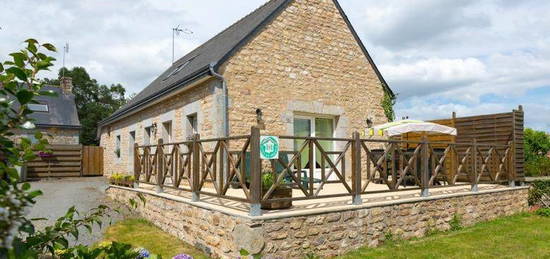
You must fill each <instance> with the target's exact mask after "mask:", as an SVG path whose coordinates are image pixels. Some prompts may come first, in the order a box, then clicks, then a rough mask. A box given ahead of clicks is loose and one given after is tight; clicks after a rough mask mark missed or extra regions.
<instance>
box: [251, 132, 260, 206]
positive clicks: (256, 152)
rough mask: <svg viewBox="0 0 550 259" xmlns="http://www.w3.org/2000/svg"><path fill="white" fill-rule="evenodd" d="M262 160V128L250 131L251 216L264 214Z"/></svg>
mask: <svg viewBox="0 0 550 259" xmlns="http://www.w3.org/2000/svg"><path fill="white" fill-rule="evenodd" d="M261 170H262V162H261V160H260V129H259V128H257V127H252V129H251V131H250V216H261V215H262V205H261V203H262V179H261V178H262V176H261Z"/></svg>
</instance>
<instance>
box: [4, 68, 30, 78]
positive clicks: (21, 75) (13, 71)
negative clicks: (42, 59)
mask: <svg viewBox="0 0 550 259" xmlns="http://www.w3.org/2000/svg"><path fill="white" fill-rule="evenodd" d="M6 72H7V73H10V74H14V75H15V76H16V77H17V78H19V79H20V80H23V81H27V74H26V73H25V71H23V69H21V68H18V67H10V68H8V69H6Z"/></svg>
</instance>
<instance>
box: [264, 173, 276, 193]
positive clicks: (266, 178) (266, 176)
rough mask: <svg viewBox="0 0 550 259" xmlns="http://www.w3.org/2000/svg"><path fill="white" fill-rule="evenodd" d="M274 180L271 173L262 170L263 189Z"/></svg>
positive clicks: (271, 184) (269, 186)
mask: <svg viewBox="0 0 550 259" xmlns="http://www.w3.org/2000/svg"><path fill="white" fill-rule="evenodd" d="M274 182H275V179H274V177H273V173H272V172H270V171H264V172H262V188H263V189H264V190H267V189H269V188H271V186H273V183H274Z"/></svg>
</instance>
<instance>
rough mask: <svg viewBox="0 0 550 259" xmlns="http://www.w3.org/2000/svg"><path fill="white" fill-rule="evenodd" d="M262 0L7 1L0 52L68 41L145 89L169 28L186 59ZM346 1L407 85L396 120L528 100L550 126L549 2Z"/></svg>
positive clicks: (380, 57)
mask: <svg viewBox="0 0 550 259" xmlns="http://www.w3.org/2000/svg"><path fill="white" fill-rule="evenodd" d="M264 2H265V0H239V1H224V0H203V1H191V0H165V1H157V0H119V1H108V0H80V1H70V0H58V1H53V0H52V1H34V0H18V1H8V0H0V9H1V10H2V15H0V27H2V29H1V30H0V57H3V58H5V57H6V56H7V54H8V51H11V50H15V49H18V48H19V47H21V41H23V40H24V39H25V38H28V37H35V38H37V39H39V40H42V41H49V42H52V43H54V44H55V45H57V46H63V45H64V44H65V43H66V42H69V44H70V46H71V48H70V49H71V51H70V53H69V55H68V57H67V65H68V66H84V67H86V68H87V69H88V71H89V72H90V74H91V75H92V76H93V77H94V78H97V79H98V80H99V81H100V82H101V83H122V84H123V85H124V86H126V87H127V88H128V89H129V92H137V91H140V90H141V89H143V88H144V87H145V86H147V85H148V84H149V83H150V82H151V81H152V80H153V79H154V78H155V77H156V76H158V75H159V74H160V73H162V72H163V71H164V70H165V69H166V68H167V67H168V66H169V65H170V63H171V62H170V61H171V44H172V41H171V28H173V27H175V26H177V25H178V24H179V25H181V26H182V27H184V28H188V29H190V30H192V31H193V32H194V33H193V34H191V35H182V36H179V37H178V38H177V40H176V55H177V56H182V55H184V54H185V53H186V52H188V51H190V50H192V49H193V48H195V47H197V46H198V45H199V44H201V43H202V42H204V41H206V40H208V39H209V38H211V37H212V36H213V35H215V34H216V33H218V32H219V31H221V30H223V29H224V28H225V27H227V26H229V25H230V24H232V23H233V22H235V21H236V20H238V19H239V18H241V17H243V16H244V15H246V14H247V13H249V12H251V11H252V10H254V9H255V8H257V7H258V6H260V5H261V4H263V3H264ZM340 3H341V5H342V6H343V8H344V10H345V11H346V13H347V14H348V16H349V18H350V20H351V21H352V23H353V25H354V27H355V28H356V30H357V31H358V33H359V35H360V37H361V38H362V39H363V41H364V43H365V45H366V46H367V48H368V50H369V52H370V54H371V56H373V59H374V61H375V62H376V64H377V65H378V67H379V68H380V70H381V72H382V74H383V75H384V77H385V78H386V80H387V81H388V83H389V85H390V87H392V89H393V90H394V91H395V92H396V93H398V94H399V98H398V103H397V105H396V110H397V114H398V117H402V116H409V117H411V118H418V119H434V118H445V117H449V116H450V114H451V113H452V112H453V111H456V112H457V114H458V116H466V115H475V114H486V113H497V112H509V111H511V110H512V109H515V108H517V107H518V105H520V104H521V105H523V106H524V110H525V115H526V124H527V126H528V127H533V128H536V129H539V130H546V131H550V104H548V100H550V73H549V71H550V33H549V30H548V28H550V15H548V13H550V1H545V0H523V1H515V0H484V1H475V0H415V1H410V0H388V1H379V0H340ZM29 6H32V8H29ZM22 14H25V19H20V17H21V15H22ZM58 56H59V60H61V58H60V57H61V53H59V54H58ZM59 64H61V62H59ZM56 69H57V68H56ZM48 76H50V77H53V76H55V73H54V72H52V73H51V74H49V75H48Z"/></svg>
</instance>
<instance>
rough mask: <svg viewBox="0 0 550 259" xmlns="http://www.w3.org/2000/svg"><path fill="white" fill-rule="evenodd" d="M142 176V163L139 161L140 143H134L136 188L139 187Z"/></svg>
mask: <svg viewBox="0 0 550 259" xmlns="http://www.w3.org/2000/svg"><path fill="white" fill-rule="evenodd" d="M140 176H141V164H140V161H139V145H138V144H137V143H134V188H138V187H139V178H140Z"/></svg>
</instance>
